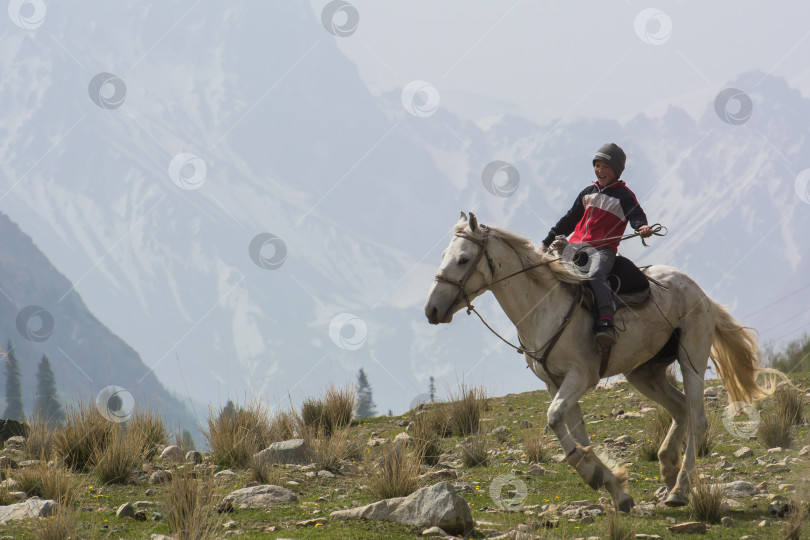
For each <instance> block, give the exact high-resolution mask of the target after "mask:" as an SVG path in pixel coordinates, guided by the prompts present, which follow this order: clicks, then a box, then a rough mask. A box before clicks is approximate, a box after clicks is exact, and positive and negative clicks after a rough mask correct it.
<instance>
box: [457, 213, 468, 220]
mask: <svg viewBox="0 0 810 540" xmlns="http://www.w3.org/2000/svg"><path fill="white" fill-rule="evenodd" d="M458 220H459V221H465V222H466V221H467V214H465V213H464V212H462V213H461V215H460V216H459V218H458Z"/></svg>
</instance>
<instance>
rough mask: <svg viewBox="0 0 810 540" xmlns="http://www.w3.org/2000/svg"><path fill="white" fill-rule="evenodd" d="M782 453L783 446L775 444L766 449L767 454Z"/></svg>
mask: <svg viewBox="0 0 810 540" xmlns="http://www.w3.org/2000/svg"><path fill="white" fill-rule="evenodd" d="M781 453H782V447H781V446H774V447H773V448H768V449H767V450H765V455H769V454H781Z"/></svg>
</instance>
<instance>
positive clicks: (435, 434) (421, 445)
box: [410, 407, 449, 466]
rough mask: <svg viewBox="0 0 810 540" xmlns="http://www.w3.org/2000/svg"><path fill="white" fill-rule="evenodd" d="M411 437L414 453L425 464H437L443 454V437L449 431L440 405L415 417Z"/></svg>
mask: <svg viewBox="0 0 810 540" xmlns="http://www.w3.org/2000/svg"><path fill="white" fill-rule="evenodd" d="M410 431H411V437H412V440H413V444H414V454H415V455H416V457H417V458H418V459H419V461H421V462H422V463H424V464H425V465H431V466H433V465H436V464H437V463H439V460H440V459H441V456H442V437H444V436H445V435H446V434H447V433H448V431H449V425H448V422H447V417H446V416H445V414H444V412H443V411H442V409H441V408H439V407H430V408H429V409H427V410H425V411H423V412H422V413H421V414H417V415H415V416H414V417H413V422H412V423H411V429H410Z"/></svg>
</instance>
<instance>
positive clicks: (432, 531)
mask: <svg viewBox="0 0 810 540" xmlns="http://www.w3.org/2000/svg"><path fill="white" fill-rule="evenodd" d="M422 536H448V535H447V533H446V532H444V530H442V529H441V528H439V527H431V528H429V529H425V530H424V531H422Z"/></svg>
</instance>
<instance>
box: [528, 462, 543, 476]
mask: <svg viewBox="0 0 810 540" xmlns="http://www.w3.org/2000/svg"><path fill="white" fill-rule="evenodd" d="M547 472H548V471H547V470H546V469H544V468H543V467H541V466H540V465H539V464H538V463H532V466H531V467H529V472H528V474H529V475H531V476H543V475H544V474H546V473H547Z"/></svg>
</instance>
